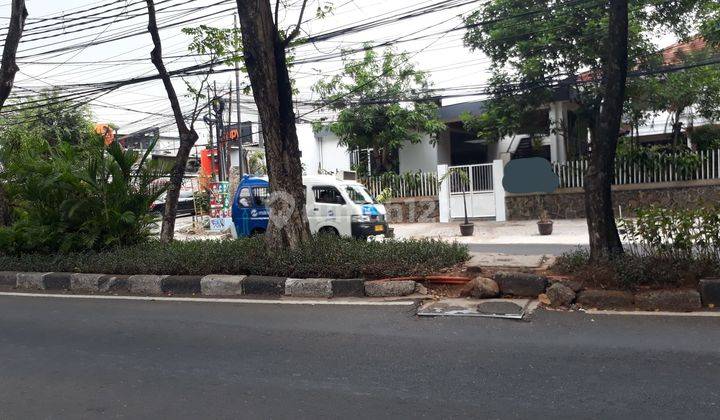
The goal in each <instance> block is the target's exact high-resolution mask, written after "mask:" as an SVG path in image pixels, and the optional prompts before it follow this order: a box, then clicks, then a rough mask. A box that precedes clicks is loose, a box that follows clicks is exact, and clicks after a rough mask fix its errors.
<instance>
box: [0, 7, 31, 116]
mask: <svg viewBox="0 0 720 420" xmlns="http://www.w3.org/2000/svg"><path fill="white" fill-rule="evenodd" d="M27 15H28V12H27V9H26V8H25V0H13V1H12V11H11V13H10V23H9V27H8V32H7V37H6V38H5V47H4V48H3V55H2V65H0V109H2V107H3V105H4V104H5V101H6V100H7V98H8V96H10V91H12V87H13V83H14V82H15V73H17V71H18V66H17V64H16V63H15V55H16V54H17V49H18V45H19V44H20V38H21V37H22V33H23V29H24V28H25V19H26V18H27Z"/></svg>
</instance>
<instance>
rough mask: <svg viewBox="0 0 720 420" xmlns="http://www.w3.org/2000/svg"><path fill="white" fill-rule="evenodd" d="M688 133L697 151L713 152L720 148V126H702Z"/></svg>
mask: <svg viewBox="0 0 720 420" xmlns="http://www.w3.org/2000/svg"><path fill="white" fill-rule="evenodd" d="M689 131H690V140H692V142H693V144H694V145H695V147H697V149H698V150H715V149H718V148H720V126H716V125H703V126H700V127H694V128H692V130H689Z"/></svg>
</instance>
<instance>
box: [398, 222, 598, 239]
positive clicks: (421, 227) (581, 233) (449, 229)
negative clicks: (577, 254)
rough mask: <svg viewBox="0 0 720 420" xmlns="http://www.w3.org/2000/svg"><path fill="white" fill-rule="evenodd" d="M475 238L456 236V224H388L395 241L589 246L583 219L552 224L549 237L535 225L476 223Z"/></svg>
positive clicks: (534, 223)
mask: <svg viewBox="0 0 720 420" xmlns="http://www.w3.org/2000/svg"><path fill="white" fill-rule="evenodd" d="M473 223H474V224H475V234H474V235H473V236H467V237H463V236H461V235H460V227H459V225H460V222H451V223H392V224H391V227H393V228H394V229H395V237H396V238H398V239H423V238H428V239H430V238H433V239H441V240H446V241H457V242H458V243H465V244H564V245H586V244H588V242H589V238H588V232H587V224H586V222H585V219H571V220H555V221H554V225H553V233H552V235H548V236H541V235H540V234H538V230H537V221H535V220H520V221H512V222H495V221H490V220H476V221H473Z"/></svg>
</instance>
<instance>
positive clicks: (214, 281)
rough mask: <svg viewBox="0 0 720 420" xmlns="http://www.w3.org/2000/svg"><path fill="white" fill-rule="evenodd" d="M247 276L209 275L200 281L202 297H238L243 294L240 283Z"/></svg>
mask: <svg viewBox="0 0 720 420" xmlns="http://www.w3.org/2000/svg"><path fill="white" fill-rule="evenodd" d="M246 277H247V276H232V275H224V274H210V275H207V276H205V277H203V278H202V279H200V293H202V294H203V296H239V295H242V294H243V290H242V282H243V280H245V278H246Z"/></svg>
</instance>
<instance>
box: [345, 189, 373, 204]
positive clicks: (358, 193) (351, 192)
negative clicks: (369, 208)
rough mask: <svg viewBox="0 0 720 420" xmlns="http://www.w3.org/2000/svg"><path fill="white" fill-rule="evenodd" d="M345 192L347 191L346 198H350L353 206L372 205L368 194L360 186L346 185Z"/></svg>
mask: <svg viewBox="0 0 720 420" xmlns="http://www.w3.org/2000/svg"><path fill="white" fill-rule="evenodd" d="M345 191H347V194H348V197H350V199H351V200H352V201H353V202H354V203H355V204H373V203H374V202H373V199H372V197H370V194H368V193H367V191H365V188H363V187H362V186H361V185H348V186H347V187H345Z"/></svg>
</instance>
